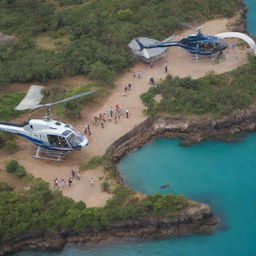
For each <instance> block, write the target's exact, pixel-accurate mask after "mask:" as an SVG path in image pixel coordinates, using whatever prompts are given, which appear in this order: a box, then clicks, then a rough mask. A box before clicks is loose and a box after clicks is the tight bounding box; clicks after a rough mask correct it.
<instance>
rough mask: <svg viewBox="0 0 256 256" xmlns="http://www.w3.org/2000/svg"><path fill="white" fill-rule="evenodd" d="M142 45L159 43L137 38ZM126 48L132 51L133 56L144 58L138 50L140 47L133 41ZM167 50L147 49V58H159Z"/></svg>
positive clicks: (153, 40)
mask: <svg viewBox="0 0 256 256" xmlns="http://www.w3.org/2000/svg"><path fill="white" fill-rule="evenodd" d="M137 39H139V41H140V42H141V43H142V44H143V45H150V44H156V43H159V42H160V41H158V40H155V39H152V38H147V37H139V38H137ZM128 47H129V48H130V49H131V50H132V52H133V54H134V55H136V56H139V57H142V58H145V56H144V54H143V51H141V50H140V47H139V45H138V43H137V42H136V41H135V39H133V40H132V41H131V42H130V43H129V44H128ZM167 50H168V48H151V49H147V52H148V55H149V58H147V59H150V58H154V59H155V58H156V57H159V58H160V57H161V55H162V54H163V53H165V52H166V51H167Z"/></svg>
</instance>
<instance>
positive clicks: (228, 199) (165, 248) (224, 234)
mask: <svg viewBox="0 0 256 256" xmlns="http://www.w3.org/2000/svg"><path fill="white" fill-rule="evenodd" d="M245 3H246V4H247V6H248V8H249V12H248V17H247V19H248V30H249V31H250V32H251V33H252V34H254V35H255V36H256V18H255V17H256V0H245ZM178 143H179V141H178V140H168V139H160V140H156V141H155V142H154V143H152V144H148V145H146V146H145V147H144V148H143V149H142V150H140V151H138V152H135V153H132V154H130V155H129V156H127V157H126V158H125V159H124V160H123V161H122V162H121V164H120V168H121V169H122V173H123V176H124V177H125V180H126V181H127V182H128V183H129V184H130V185H131V186H132V187H133V188H134V189H136V190H138V191H141V192H144V193H154V192H161V193H163V192H164V193H168V192H173V193H183V194H185V195H186V196H187V197H189V198H191V199H194V200H198V201H202V202H206V203H209V204H210V205H211V206H212V207H213V209H214V212H215V214H217V215H218V216H219V217H220V218H221V221H222V225H221V227H220V230H218V231H217V232H216V233H214V234H213V235H210V236H192V237H185V238H179V239H165V240H158V241H148V242H145V241H143V242H142V241H137V242H132V243H131V242H130V243H128V244H125V243H124V244H118V245H111V246H104V247H101V248H94V249H82V248H75V247H66V248H65V250H63V251H62V252H19V253H17V254H15V256H57V255H58V256H122V255H123V256H157V255H159V256H216V255H218V256H229V255H230V256H253V255H256V242H255V241H256V239H255V238H256V222H255V217H256V135H252V136H249V137H248V138H247V139H246V140H245V141H243V142H240V143H229V144H227V143H222V142H206V143H203V144H200V145H194V146H192V147H180V146H178ZM145 173H146V175H145ZM163 184H171V187H170V188H168V189H164V190H163V189H160V188H159V186H161V185H163Z"/></svg>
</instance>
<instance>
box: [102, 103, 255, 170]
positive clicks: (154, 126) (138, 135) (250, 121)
mask: <svg viewBox="0 0 256 256" xmlns="http://www.w3.org/2000/svg"><path fill="white" fill-rule="evenodd" d="M255 130H256V105H252V106H251V107H250V108H249V109H247V110H241V111H238V112H236V113H234V114H232V115H229V116H226V117H222V118H219V119H215V118H210V117H194V118H192V117H170V116H164V115H160V116H153V117H149V118H148V119H147V120H145V121H144V122H143V123H141V124H140V125H138V126H137V127H135V128H134V129H133V130H132V131H130V132H128V133H127V134H125V135H124V136H122V137H121V138H119V139H118V140H117V141H115V142H114V143H113V144H112V145H111V147H110V148H109V149H108V151H107V154H108V156H109V161H108V163H107V166H108V167H110V168H115V165H116V162H118V161H119V160H120V159H121V158H122V157H123V156H124V155H125V154H127V153H128V152H130V151H133V150H135V149H138V148H140V147H142V146H143V145H144V144H145V143H147V142H149V141H150V140H152V139H154V138H159V137H167V138H177V137H178V138H182V139H183V141H182V143H181V144H182V145H190V144H193V143H200V142H202V141H203V140H206V139H211V138H217V139H220V140H225V141H232V140H235V139H237V134H239V133H242V132H253V131H255Z"/></svg>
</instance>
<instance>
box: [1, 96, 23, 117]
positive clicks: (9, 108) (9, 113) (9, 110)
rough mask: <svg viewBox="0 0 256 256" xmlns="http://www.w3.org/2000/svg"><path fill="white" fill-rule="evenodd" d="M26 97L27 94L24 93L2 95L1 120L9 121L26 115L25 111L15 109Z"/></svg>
mask: <svg viewBox="0 0 256 256" xmlns="http://www.w3.org/2000/svg"><path fill="white" fill-rule="evenodd" d="M24 97H25V93H23V92H14V93H3V94H0V120H1V121H9V120H11V119H13V118H15V117H18V116H20V115H21V114H22V113H24V111H17V110H15V109H14V108H15V107H16V106H17V105H18V104H19V103H20V101H21V100H22V99H23V98H24Z"/></svg>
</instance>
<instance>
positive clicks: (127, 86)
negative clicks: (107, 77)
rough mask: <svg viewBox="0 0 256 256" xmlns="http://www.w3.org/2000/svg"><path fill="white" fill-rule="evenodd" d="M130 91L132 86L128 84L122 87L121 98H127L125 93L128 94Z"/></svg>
mask: <svg viewBox="0 0 256 256" xmlns="http://www.w3.org/2000/svg"><path fill="white" fill-rule="evenodd" d="M131 89H132V84H131V83H129V84H128V85H126V86H125V87H124V92H123V96H127V92H128V91H131Z"/></svg>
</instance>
